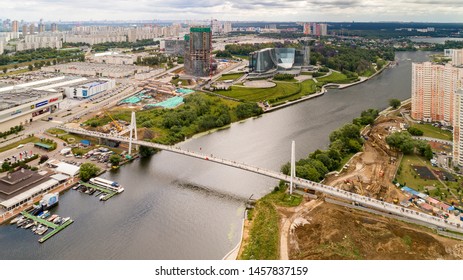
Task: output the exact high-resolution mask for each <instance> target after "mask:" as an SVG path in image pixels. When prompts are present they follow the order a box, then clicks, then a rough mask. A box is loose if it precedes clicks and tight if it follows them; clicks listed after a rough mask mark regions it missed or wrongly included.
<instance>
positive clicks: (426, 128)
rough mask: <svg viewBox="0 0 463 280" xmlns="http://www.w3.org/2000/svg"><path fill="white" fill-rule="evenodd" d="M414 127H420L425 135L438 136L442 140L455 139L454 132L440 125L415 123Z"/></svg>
mask: <svg viewBox="0 0 463 280" xmlns="http://www.w3.org/2000/svg"><path fill="white" fill-rule="evenodd" d="M412 127H415V128H418V129H420V130H422V131H423V133H424V134H423V136H426V137H431V138H437V139H442V140H448V141H452V140H453V135H452V132H450V131H447V130H442V129H440V128H438V127H434V126H432V125H431V124H413V125H412Z"/></svg>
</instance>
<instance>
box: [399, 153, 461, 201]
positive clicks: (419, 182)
mask: <svg viewBox="0 0 463 280" xmlns="http://www.w3.org/2000/svg"><path fill="white" fill-rule="evenodd" d="M412 165H420V166H427V167H428V168H430V169H431V168H432V169H434V170H442V169H441V168H437V167H433V166H432V165H431V164H430V162H429V161H428V160H426V159H425V158H423V157H420V156H417V155H404V157H403V159H402V162H401V163H400V168H399V172H397V176H396V180H397V181H398V182H399V183H401V184H404V185H406V186H408V187H410V188H412V189H415V190H417V191H421V192H425V190H426V189H425V187H431V189H430V190H429V194H430V195H431V196H432V197H435V198H437V199H440V200H442V199H443V200H445V199H446V198H448V199H453V197H452V195H451V194H449V191H450V190H452V192H453V193H454V194H457V193H458V188H459V186H460V185H461V183H462V182H463V180H461V179H459V178H457V179H458V182H445V184H446V185H447V186H444V185H443V184H442V183H441V182H440V181H439V180H437V179H436V180H427V179H422V178H420V176H419V175H418V174H417V173H416V171H415V170H414V169H413V168H412Z"/></svg>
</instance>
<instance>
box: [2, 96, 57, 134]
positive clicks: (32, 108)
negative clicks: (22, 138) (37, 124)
mask: <svg viewBox="0 0 463 280" xmlns="http://www.w3.org/2000/svg"><path fill="white" fill-rule="evenodd" d="M62 100H63V94H62V93H61V92H49V91H43V90H34V89H15V90H11V91H8V92H3V93H2V94H0V131H2V132H4V131H8V130H9V129H10V128H11V127H13V126H17V125H24V124H27V123H30V122H32V121H35V120H38V119H41V118H43V117H44V116H46V115H49V114H51V113H52V112H54V111H55V110H56V109H58V108H59V103H60V102H61V101H62Z"/></svg>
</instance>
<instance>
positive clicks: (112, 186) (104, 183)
mask: <svg viewBox="0 0 463 280" xmlns="http://www.w3.org/2000/svg"><path fill="white" fill-rule="evenodd" d="M90 183H91V184H93V185H96V186H99V187H101V188H105V189H107V190H110V191H113V192H117V193H121V192H123V191H124V188H123V187H122V186H121V185H119V183H118V182H114V181H110V180H106V179H103V178H100V177H95V178H91V179H90Z"/></svg>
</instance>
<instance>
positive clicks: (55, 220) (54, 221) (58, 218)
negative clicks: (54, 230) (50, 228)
mask: <svg viewBox="0 0 463 280" xmlns="http://www.w3.org/2000/svg"><path fill="white" fill-rule="evenodd" d="M60 219H61V218H60V217H59V216H56V218H54V219H53V221H51V222H52V223H54V224H56V223H57V222H58V220H60Z"/></svg>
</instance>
